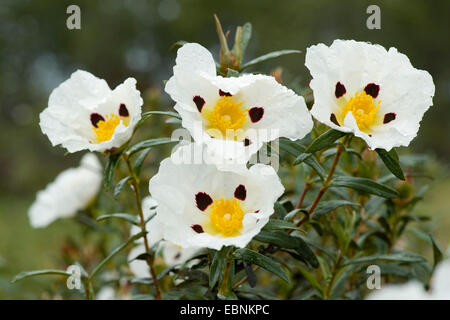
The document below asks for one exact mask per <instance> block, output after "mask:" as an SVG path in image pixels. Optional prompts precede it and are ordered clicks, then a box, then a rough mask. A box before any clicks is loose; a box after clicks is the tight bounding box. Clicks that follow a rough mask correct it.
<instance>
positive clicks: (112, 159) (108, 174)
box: [103, 153, 121, 191]
mask: <svg viewBox="0 0 450 320" xmlns="http://www.w3.org/2000/svg"><path fill="white" fill-rule="evenodd" d="M120 157H121V154H120V153H118V154H113V155H110V156H109V158H108V163H107V164H106V166H105V174H104V175H105V178H104V182H103V183H104V187H105V189H106V191H108V190H109V189H110V188H111V185H112V183H113V180H114V171H115V169H116V166H117V163H118V162H119V160H120Z"/></svg>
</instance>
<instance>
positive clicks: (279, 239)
mask: <svg viewBox="0 0 450 320" xmlns="http://www.w3.org/2000/svg"><path fill="white" fill-rule="evenodd" d="M254 239H255V240H258V241H261V242H265V243H270V244H273V245H275V246H277V247H280V248H285V249H294V250H295V251H296V252H297V253H298V254H299V255H300V256H302V257H303V259H304V260H305V261H307V262H308V263H309V264H310V265H311V266H312V267H314V268H317V267H318V266H319V261H317V257H316V255H315V254H314V252H313V251H312V250H311V248H310V247H309V245H308V244H307V243H306V242H305V241H304V240H303V239H302V238H300V237H296V236H292V235H289V234H287V233H286V232H283V231H261V232H260V233H259V234H257V235H256V236H255V238H254Z"/></svg>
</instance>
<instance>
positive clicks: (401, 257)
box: [344, 252, 426, 265]
mask: <svg viewBox="0 0 450 320" xmlns="http://www.w3.org/2000/svg"><path fill="white" fill-rule="evenodd" d="M380 260H383V261H395V262H426V259H425V258H424V257H422V256H419V255H418V254H415V253H410V252H401V253H392V254H377V255H372V256H366V257H360V258H355V259H351V260H348V261H346V262H345V263H344V265H349V264H359V263H367V262H375V261H380Z"/></svg>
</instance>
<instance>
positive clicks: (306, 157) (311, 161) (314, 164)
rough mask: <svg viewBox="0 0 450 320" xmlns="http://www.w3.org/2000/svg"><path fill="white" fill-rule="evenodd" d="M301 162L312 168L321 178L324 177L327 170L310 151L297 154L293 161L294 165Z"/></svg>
mask: <svg viewBox="0 0 450 320" xmlns="http://www.w3.org/2000/svg"><path fill="white" fill-rule="evenodd" d="M302 162H304V163H306V164H307V165H308V166H310V167H311V168H313V169H314V171H316V172H317V174H318V175H319V177H320V178H321V179H322V180H324V179H325V178H326V176H327V172H326V171H325V169H324V168H323V167H322V165H321V164H320V163H319V161H317V159H316V158H315V157H314V156H313V155H312V154H311V153H303V154H301V155H299V156H298V157H297V158H296V159H295V161H294V166H296V165H298V164H300V163H302Z"/></svg>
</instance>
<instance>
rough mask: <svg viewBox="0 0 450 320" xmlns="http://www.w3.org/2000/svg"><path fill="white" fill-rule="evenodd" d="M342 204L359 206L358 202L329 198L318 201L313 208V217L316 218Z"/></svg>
mask: <svg viewBox="0 0 450 320" xmlns="http://www.w3.org/2000/svg"><path fill="white" fill-rule="evenodd" d="M342 206H352V207H359V204H358V203H355V202H351V201H347V200H329V201H322V202H319V204H318V206H317V208H316V209H315V210H314V214H313V215H312V218H313V219H318V218H320V217H321V216H323V215H324V214H326V213H328V212H331V211H333V210H336V209H337V208H339V207H342Z"/></svg>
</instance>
